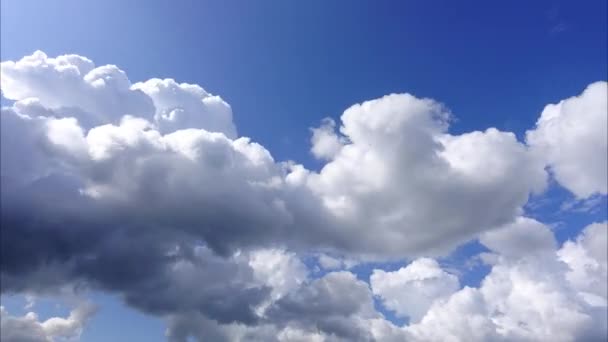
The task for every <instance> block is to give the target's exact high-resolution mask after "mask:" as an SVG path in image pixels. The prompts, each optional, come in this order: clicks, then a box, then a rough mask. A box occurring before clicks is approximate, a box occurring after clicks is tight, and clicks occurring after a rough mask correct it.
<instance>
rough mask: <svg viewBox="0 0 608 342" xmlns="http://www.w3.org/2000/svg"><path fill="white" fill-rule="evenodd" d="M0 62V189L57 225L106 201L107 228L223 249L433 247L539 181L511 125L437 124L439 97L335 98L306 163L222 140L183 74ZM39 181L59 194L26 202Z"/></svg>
mask: <svg viewBox="0 0 608 342" xmlns="http://www.w3.org/2000/svg"><path fill="white" fill-rule="evenodd" d="M2 72H3V75H4V74H5V75H6V77H3V81H2V82H3V83H2V89H3V90H2V91H3V94H5V96H6V97H8V98H9V99H12V100H15V101H16V102H15V103H14V105H13V106H12V107H9V108H4V109H3V115H2V120H3V131H6V133H4V134H3V141H4V140H6V144H3V145H6V146H3V153H2V161H3V163H2V164H3V165H7V166H6V168H4V167H3V170H2V171H3V172H2V174H3V185H4V184H6V186H7V188H8V189H12V190H6V191H3V196H4V197H5V198H6V199H7V200H8V201H9V202H11V205H17V204H16V203H17V201H15V200H14V199H13V198H12V197H11V196H17V197H19V198H20V201H22V202H23V203H21V204H19V205H20V206H21V210H24V211H25V210H27V208H26V207H29V208H33V207H38V210H40V209H44V210H42V211H43V212H45V215H48V216H49V217H46V218H45V219H47V220H49V221H52V222H60V221H64V222H63V225H73V224H75V222H68V221H69V220H74V219H78V220H80V222H78V224H80V225H84V224H87V225H89V226H93V225H95V224H99V222H100V221H99V216H104V214H103V213H104V212H109V211H112V212H113V215H112V216H113V220H114V221H115V222H109V221H111V219H109V218H105V220H106V221H108V222H106V224H107V225H115V224H117V223H116V222H120V223H121V224H122V225H125V226H127V225H128V226H130V228H129V229H136V228H134V226H140V227H146V228H137V229H145V230H150V229H152V227H156V228H158V229H162V230H165V231H166V230H167V229H172V230H177V231H179V232H180V234H189V235H192V236H194V237H196V238H199V239H201V240H202V241H203V242H204V243H205V244H208V245H209V246H210V247H211V248H213V249H214V250H215V251H216V252H220V253H223V254H226V253H230V252H231V251H235V250H236V249H238V248H250V247H259V246H265V245H269V244H274V245H282V246H287V247H290V248H296V249H306V248H310V247H312V248H324V249H332V250H337V251H340V252H342V253H345V254H359V253H363V254H365V255H376V256H378V255H380V256H385V257H386V256H390V257H403V256H411V255H417V254H441V253H446V252H447V251H449V249H450V248H452V247H454V246H455V245H456V244H458V243H461V242H463V241H466V240H468V239H470V238H471V237H473V236H474V235H475V234H476V233H477V232H479V231H483V230H486V229H489V228H492V227H494V226H496V225H499V224H503V223H506V222H508V221H510V220H512V219H513V218H514V217H515V216H516V215H517V214H518V213H519V212H520V210H521V207H522V205H524V204H525V202H526V200H527V198H528V195H529V193H530V192H533V191H540V190H541V189H542V188H543V186H544V183H545V171H544V169H543V167H544V165H543V164H542V163H539V162H537V161H536V160H535V159H534V158H532V154H531V153H529V151H528V150H527V148H526V146H525V145H523V144H521V143H520V142H518V141H517V139H516V138H515V136H514V135H513V134H512V133H506V132H500V131H497V130H495V129H489V130H487V131H485V132H472V133H467V134H463V135H450V134H448V133H447V128H448V119H449V113H448V112H447V111H446V110H445V108H444V107H443V106H441V105H440V104H438V103H436V102H434V101H432V100H429V99H418V98H415V97H414V96H412V95H408V94H401V95H390V96H386V97H384V98H381V99H377V100H373V101H368V102H365V103H363V104H360V105H355V106H353V107H351V108H349V109H347V110H346V111H345V112H344V114H343V116H342V126H341V128H340V132H341V134H337V133H335V132H334V131H333V128H334V123H333V122H332V121H326V122H325V124H324V126H323V127H322V128H320V129H316V130H313V132H314V134H313V151H316V152H315V153H316V154H317V155H319V156H322V157H324V158H327V159H329V160H328V162H327V163H326V165H325V166H324V167H323V168H322V170H321V171H320V172H319V173H316V172H312V171H308V170H306V169H305V168H304V167H302V166H301V165H298V164H294V163H277V162H276V161H275V160H274V159H273V158H272V156H271V154H270V152H269V151H267V150H266V149H265V148H264V147H263V146H261V145H259V144H256V143H254V142H252V141H251V140H250V139H248V138H245V137H241V138H236V137H235V135H236V131H235V129H234V125H233V123H232V121H231V111H230V107H229V106H228V105H227V104H225V103H224V102H223V101H222V100H221V99H220V98H219V97H215V96H212V95H210V94H208V93H207V92H205V91H204V90H203V89H202V88H200V87H199V86H196V85H189V84H178V83H176V82H175V81H173V80H158V79H152V80H149V81H146V82H142V83H137V84H134V85H132V84H131V82H130V81H129V80H128V78H127V77H126V75H125V73H124V72H123V71H121V70H120V69H118V68H116V67H114V66H103V67H97V68H95V67H94V65H93V64H92V62H91V61H89V60H88V59H85V58H82V57H77V56H62V57H58V58H48V57H47V56H46V55H44V54H43V53H41V52H37V53H35V54H34V55H32V56H29V57H26V58H24V59H22V60H20V61H17V62H4V63H3V64H2ZM40 79H44V82H42V81H40ZM52 82H56V83H57V84H53V83H52ZM47 88H48V89H47ZM62 89H63V90H62ZM66 94H70V96H67V95H66ZM136 99H137V100H136ZM83 122H87V124H83ZM5 136H6V137H5ZM25 153H27V154H28V155H31V156H32V158H23V155H24V154H25ZM521 174H526V175H527V176H526V177H519V176H518V175H521ZM59 179H61V180H59ZM8 183H10V184H8ZM43 184H44V185H43ZM504 184H509V185H510V186H509V187H504ZM33 187H37V188H36V189H35V190H34V189H33ZM40 187H42V188H44V189H47V190H44V189H41V188H40ZM26 189H29V190H26ZM49 189H52V191H51V190H49ZM13 190H14V191H13ZM45 191H50V192H51V193H49V194H48V195H49V196H55V197H57V196H60V197H61V198H57V199H55V201H53V202H54V203H47V202H45V201H40V200H39V199H40V197H41V193H44V192H45ZM34 192H35V195H33V194H34ZM28 194H29V195H28ZM67 198H70V205H67V204H66V205H62V206H61V208H57V207H55V206H57V205H58V203H62V202H63V201H65V200H67ZM28 202H29V203H28ZM34 202H35V203H34ZM55 202H57V203H55ZM17 212H18V210H17V208H11V209H10V210H8V209H7V210H5V213H6V214H5V215H3V218H4V219H9V217H8V216H11V215H15V214H16V213H17ZM85 212H86V213H87V214H86V215H84V213H85ZM65 220H68V221H65ZM86 221H90V222H88V223H86ZM37 222H38V224H43V223H40V222H42V221H41V219H40V220H38V221H37ZM161 227H162V228H161ZM125 229H126V228H125Z"/></svg>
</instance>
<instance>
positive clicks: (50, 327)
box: [0, 302, 96, 342]
mask: <svg viewBox="0 0 608 342" xmlns="http://www.w3.org/2000/svg"><path fill="white" fill-rule="evenodd" d="M95 312H96V307H95V306H94V305H93V304H91V303H88V302H86V303H82V304H81V305H79V306H78V307H76V308H75V309H74V310H72V312H70V314H69V316H68V317H66V318H63V317H51V318H49V319H47V320H45V321H40V320H39V319H38V315H37V314H36V313H35V312H28V313H27V314H25V315H24V316H12V315H10V314H9V313H8V311H7V310H6V309H5V308H4V307H0V336H1V339H2V341H6V342H54V341H58V340H59V339H65V338H72V339H73V338H79V337H80V334H81V333H82V330H83V328H84V327H85V325H86V324H87V322H88V321H89V319H90V318H91V316H93V314H94V313H95Z"/></svg>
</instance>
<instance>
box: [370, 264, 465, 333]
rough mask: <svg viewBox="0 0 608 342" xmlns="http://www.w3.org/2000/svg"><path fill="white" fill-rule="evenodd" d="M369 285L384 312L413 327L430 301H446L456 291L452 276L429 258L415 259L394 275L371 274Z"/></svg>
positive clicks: (456, 279)
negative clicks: (401, 319)
mask: <svg viewBox="0 0 608 342" xmlns="http://www.w3.org/2000/svg"><path fill="white" fill-rule="evenodd" d="M370 285H371V288H372V290H373V292H374V294H375V295H377V296H379V297H380V298H381V299H382V302H383V304H384V306H385V307H386V308H388V309H391V310H394V311H395V312H396V313H397V314H398V315H400V316H403V317H408V318H409V319H410V322H414V323H415V322H418V321H420V319H422V317H423V316H424V314H425V313H426V312H427V310H428V309H429V307H430V306H431V304H432V303H433V302H434V301H436V300H438V299H441V298H446V297H449V296H450V295H452V294H453V293H454V292H456V291H458V289H459V288H460V284H459V283H458V278H457V277H456V276H455V275H452V274H449V273H447V272H445V271H444V270H442V269H441V267H440V266H439V264H438V263H437V261H435V260H433V259H429V258H422V259H417V260H415V261H414V262H412V263H411V264H409V265H408V266H407V267H404V268H401V269H399V270H398V271H395V272H385V271H383V270H375V271H374V272H373V273H372V275H371V277H370Z"/></svg>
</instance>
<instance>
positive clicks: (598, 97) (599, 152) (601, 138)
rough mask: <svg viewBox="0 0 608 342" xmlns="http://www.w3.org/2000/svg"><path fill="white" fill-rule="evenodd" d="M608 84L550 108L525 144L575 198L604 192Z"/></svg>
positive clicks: (607, 169)
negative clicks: (530, 147)
mask: <svg viewBox="0 0 608 342" xmlns="http://www.w3.org/2000/svg"><path fill="white" fill-rule="evenodd" d="M607 103H608V83H606V82H597V83H593V84H590V85H589V86H588V87H587V89H585V91H584V92H583V93H582V94H580V95H579V96H577V97H571V98H569V99H566V100H563V101H560V102H559V103H557V104H550V105H547V106H546V107H545V109H544V110H543V112H542V114H541V116H540V118H539V119H538V122H537V123H536V128H535V129H534V130H530V131H528V132H527V136H526V140H527V142H528V144H529V145H530V146H532V148H533V149H534V151H535V152H536V153H538V157H539V158H542V159H544V160H545V161H546V163H547V164H548V165H549V166H550V167H551V170H552V171H553V173H554V174H555V178H556V179H557V181H558V182H559V183H560V184H561V185H562V186H564V187H565V188H567V189H568V190H570V191H571V192H572V193H574V195H576V196H577V197H578V198H585V197H589V196H592V195H593V194H597V193H599V194H603V195H605V194H606V193H607V192H608V179H607V177H606V174H608V114H607V113H608V104H607Z"/></svg>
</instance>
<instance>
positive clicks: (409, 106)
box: [307, 94, 545, 255]
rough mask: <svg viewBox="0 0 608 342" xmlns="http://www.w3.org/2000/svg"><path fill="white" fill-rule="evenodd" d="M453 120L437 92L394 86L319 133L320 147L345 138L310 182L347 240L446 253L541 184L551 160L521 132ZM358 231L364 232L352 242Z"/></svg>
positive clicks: (390, 249)
mask: <svg viewBox="0 0 608 342" xmlns="http://www.w3.org/2000/svg"><path fill="white" fill-rule="evenodd" d="M449 118H450V114H449V113H448V112H447V111H446V110H445V108H444V107H443V106H442V105H440V104H439V103H437V102H435V101H433V100H430V99H418V98H416V97H414V96H412V95H409V94H394V95H389V96H385V97H383V98H380V99H376V100H372V101H368V102H364V103H362V104H358V105H354V106H352V107H351V108H349V109H347V110H346V111H345V112H344V114H343V115H342V118H341V119H342V126H341V127H340V133H334V138H333V139H330V138H328V134H329V133H328V132H327V130H328V127H331V125H329V126H328V125H325V126H322V127H321V128H319V129H318V130H317V131H315V133H316V134H317V135H318V136H321V133H320V132H322V134H323V135H322V136H323V137H324V138H323V139H321V138H318V139H316V140H315V139H313V143H316V144H315V145H313V152H314V153H316V154H319V153H320V152H319V150H326V149H329V148H328V147H326V146H325V143H324V144H323V146H324V147H323V148H321V147H320V146H321V145H319V144H321V142H323V141H326V142H327V141H333V142H336V141H340V142H341V147H340V148H339V149H336V148H331V150H332V151H333V152H332V153H333V157H332V158H330V160H329V161H328V162H327V163H326V164H325V166H324V167H323V168H322V170H321V171H320V172H319V173H310V174H309V175H308V182H307V184H308V185H309V187H310V188H311V189H312V190H313V192H314V193H315V194H316V195H317V196H318V197H319V198H320V199H321V200H322V201H323V203H324V205H325V207H326V208H327V209H328V210H329V211H330V212H331V213H332V214H333V216H335V217H337V219H338V222H339V224H338V225H337V227H335V229H337V230H338V232H336V233H335V234H337V235H339V236H340V237H343V238H342V239H343V240H344V241H343V242H341V244H343V245H346V246H348V248H349V249H351V250H358V251H361V252H369V253H374V252H377V251H384V253H388V254H400V253H403V252H404V251H407V252H408V253H407V254H409V255H415V254H418V253H420V254H427V255H428V254H433V253H442V252H445V250H446V249H449V248H451V247H453V246H454V245H455V244H457V243H458V242H462V241H464V240H467V239H469V238H470V237H471V236H473V235H474V234H475V233H477V232H479V231H482V230H484V229H489V228H491V227H494V226H497V225H500V224H503V223H506V222H508V221H510V220H512V219H513V218H514V217H515V216H516V215H517V214H518V213H519V212H520V210H521V206H522V205H523V204H525V203H526V201H527V198H528V195H529V194H530V193H531V192H534V191H541V190H542V189H543V187H544V184H545V172H544V170H543V167H544V165H543V164H542V163H540V162H538V161H537V160H535V159H534V158H533V156H532V154H531V153H529V151H528V149H527V147H526V146H525V145H523V144H521V143H520V142H518V141H517V139H516V138H515V135H514V134H512V133H506V132H500V131H498V130H496V129H488V130H487V131H484V132H471V133H467V134H463V135H450V134H449V133H447V128H448V123H449ZM346 141H348V143H346ZM327 144H329V143H327ZM331 145H335V144H334V143H332V144H331ZM315 151H316V152H315ZM324 155H325V157H328V156H329V154H324ZM521 174H525V175H526V177H520V176H519V175H521ZM505 184H509V186H508V187H505V186H504V185H505ZM353 231H356V233H357V236H358V237H360V238H359V239H348V240H345V239H344V238H345V237H346V236H349V235H350V234H352V233H353Z"/></svg>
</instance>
